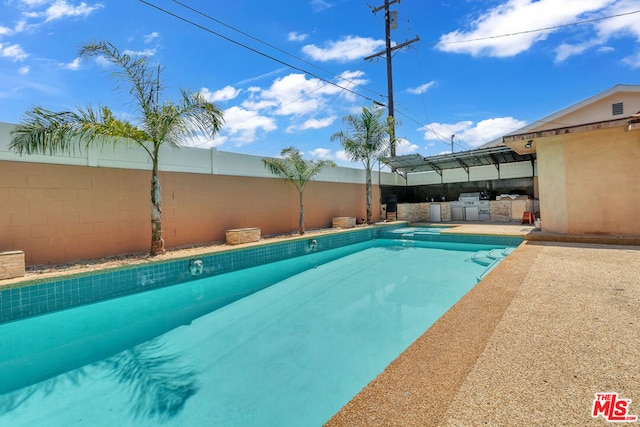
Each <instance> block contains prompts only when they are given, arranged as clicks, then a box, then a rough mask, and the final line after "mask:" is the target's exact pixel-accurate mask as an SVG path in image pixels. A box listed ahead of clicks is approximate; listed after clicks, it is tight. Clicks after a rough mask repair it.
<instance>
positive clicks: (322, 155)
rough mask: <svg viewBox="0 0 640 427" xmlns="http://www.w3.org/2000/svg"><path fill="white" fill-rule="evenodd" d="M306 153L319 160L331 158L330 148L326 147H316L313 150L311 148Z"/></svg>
mask: <svg viewBox="0 0 640 427" xmlns="http://www.w3.org/2000/svg"><path fill="white" fill-rule="evenodd" d="M308 154H309V155H310V156H311V157H313V158H314V159H320V160H331V158H332V157H331V150H329V149H328V148H316V149H315V150H311V151H309V152H308Z"/></svg>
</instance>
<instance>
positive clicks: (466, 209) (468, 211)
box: [450, 193, 491, 221]
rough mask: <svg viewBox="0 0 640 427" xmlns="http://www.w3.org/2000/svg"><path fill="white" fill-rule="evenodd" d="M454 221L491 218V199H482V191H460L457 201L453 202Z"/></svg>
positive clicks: (452, 214)
mask: <svg viewBox="0 0 640 427" xmlns="http://www.w3.org/2000/svg"><path fill="white" fill-rule="evenodd" d="M450 206H451V220H452V221H478V220H483V221H486V220H489V219H490V218H491V216H490V213H489V201H488V200H480V193H460V196H458V201H457V202H451V203H450Z"/></svg>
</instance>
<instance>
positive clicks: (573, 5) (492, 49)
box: [437, 0, 611, 57]
mask: <svg viewBox="0 0 640 427" xmlns="http://www.w3.org/2000/svg"><path fill="white" fill-rule="evenodd" d="M609 4H611V0H583V1H575V0H538V1H535V0H509V1H507V2H505V3H502V4H500V5H498V6H495V7H493V8H491V9H489V10H487V11H485V12H484V13H483V14H482V15H480V16H478V17H477V18H475V19H473V20H472V21H471V22H470V24H469V26H468V29H466V30H455V31H452V32H450V33H447V34H444V35H443V36H442V37H440V41H439V43H438V45H437V48H438V49H439V50H441V51H445V52H455V53H466V54H471V55H473V56H491V57H509V56H515V55H518V54H520V53H522V52H525V51H526V50H528V49H529V48H531V46H532V45H533V44H535V43H537V42H540V41H542V40H545V39H546V38H547V37H548V36H549V35H550V34H551V33H553V32H555V31H558V30H559V28H552V27H557V26H561V25H567V24H572V23H575V22H577V21H579V20H580V19H583V18H584V17H585V16H586V15H585V14H588V13H589V12H594V11H598V10H601V9H602V8H604V7H606V6H607V5H609ZM545 28H549V29H546V30H541V31H536V30H539V29H545ZM527 31H530V32H527ZM516 33H519V34H517V35H513V36H508V37H496V36H500V35H506V34H516Z"/></svg>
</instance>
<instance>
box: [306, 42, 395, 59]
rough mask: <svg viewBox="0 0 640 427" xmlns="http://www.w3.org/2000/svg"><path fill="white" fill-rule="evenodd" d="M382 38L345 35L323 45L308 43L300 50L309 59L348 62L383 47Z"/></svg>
mask: <svg viewBox="0 0 640 427" xmlns="http://www.w3.org/2000/svg"><path fill="white" fill-rule="evenodd" d="M384 45H385V44H384V41H383V40H375V39H372V38H370V37H359V36H346V37H344V38H342V39H340V40H338V41H329V42H327V43H325V44H324V47H318V46H316V45H315V44H309V45H306V46H304V47H303V48H302V51H303V52H304V53H305V54H307V55H309V56H310V57H311V59H313V60H316V61H321V62H327V61H337V62H348V61H353V60H356V59H362V58H364V57H366V56H368V55H370V54H372V53H374V52H376V51H377V50H379V49H381V48H383V47H384Z"/></svg>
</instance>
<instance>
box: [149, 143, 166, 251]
mask: <svg viewBox="0 0 640 427" xmlns="http://www.w3.org/2000/svg"><path fill="white" fill-rule="evenodd" d="M166 252H167V250H166V249H165V248H164V239H163V238H162V192H161V188H160V178H158V149H157V148H156V149H155V150H154V157H153V170H152V171H151V250H150V251H149V253H150V254H151V255H161V254H164V253H166Z"/></svg>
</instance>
